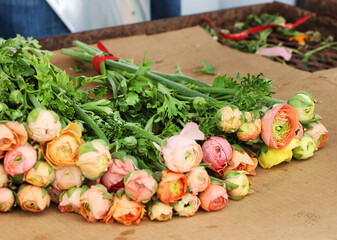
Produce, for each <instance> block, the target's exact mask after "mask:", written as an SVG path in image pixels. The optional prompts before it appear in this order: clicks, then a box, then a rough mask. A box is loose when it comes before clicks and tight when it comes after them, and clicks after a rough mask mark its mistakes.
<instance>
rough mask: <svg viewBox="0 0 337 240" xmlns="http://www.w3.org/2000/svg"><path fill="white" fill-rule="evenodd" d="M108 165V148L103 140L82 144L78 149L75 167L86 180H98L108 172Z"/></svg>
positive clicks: (109, 159) (109, 157)
mask: <svg viewBox="0 0 337 240" xmlns="http://www.w3.org/2000/svg"><path fill="white" fill-rule="evenodd" d="M110 163H111V155H110V152H109V147H108V146H107V144H106V143H105V142H104V141H103V140H100V139H95V140H93V141H91V142H86V143H83V144H82V145H81V146H80V147H79V149H78V159H77V161H76V165H77V166H79V167H80V169H81V171H82V173H83V175H84V176H85V177H86V178H89V179H97V178H100V177H101V176H102V175H103V174H104V173H105V172H106V171H107V170H108V167H109V165H110Z"/></svg>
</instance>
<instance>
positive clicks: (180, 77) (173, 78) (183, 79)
mask: <svg viewBox="0 0 337 240" xmlns="http://www.w3.org/2000/svg"><path fill="white" fill-rule="evenodd" d="M152 72H153V73H154V74H156V75H158V76H160V77H164V78H167V79H169V80H171V81H174V82H181V83H184V84H186V83H187V84H194V85H197V86H199V87H210V86H209V85H208V84H207V83H204V82H201V81H199V80H197V79H194V78H190V77H188V76H185V75H181V74H166V73H161V72H154V71H152Z"/></svg>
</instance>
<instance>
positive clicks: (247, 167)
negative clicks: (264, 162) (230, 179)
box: [219, 149, 258, 176]
mask: <svg viewBox="0 0 337 240" xmlns="http://www.w3.org/2000/svg"><path fill="white" fill-rule="evenodd" d="M257 164H258V160H257V158H255V153H253V152H251V151H249V154H248V153H247V152H246V151H245V150H243V149H242V150H238V149H233V157H232V161H231V164H230V165H229V166H227V167H226V168H224V169H223V170H222V171H221V172H219V174H220V176H224V175H225V174H226V172H228V171H231V170H236V171H245V172H247V173H248V174H249V175H253V176H255V175H256V171H255V169H256V167H257Z"/></svg>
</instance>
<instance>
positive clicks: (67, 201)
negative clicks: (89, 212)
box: [58, 187, 82, 213]
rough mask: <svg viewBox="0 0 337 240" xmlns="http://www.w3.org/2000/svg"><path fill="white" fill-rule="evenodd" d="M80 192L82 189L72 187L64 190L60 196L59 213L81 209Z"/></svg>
mask: <svg viewBox="0 0 337 240" xmlns="http://www.w3.org/2000/svg"><path fill="white" fill-rule="evenodd" d="M81 192H82V188H78V187H73V188H70V189H68V190H65V191H63V192H62V193H61V195H60V203H59V205H58V208H59V210H60V211H61V212H76V213H78V212H79V211H80V208H81V201H80V198H81Z"/></svg>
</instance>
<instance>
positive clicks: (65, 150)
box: [41, 123, 84, 169]
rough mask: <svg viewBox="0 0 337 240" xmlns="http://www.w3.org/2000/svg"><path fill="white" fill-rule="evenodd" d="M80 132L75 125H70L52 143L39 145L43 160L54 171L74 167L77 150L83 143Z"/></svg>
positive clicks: (79, 128) (78, 127)
mask: <svg viewBox="0 0 337 240" xmlns="http://www.w3.org/2000/svg"><path fill="white" fill-rule="evenodd" d="M81 137H82V130H81V127H80V126H79V125H78V124H77V123H70V124H69V125H68V126H67V127H65V128H64V129H62V131H61V132H60V135H59V136H58V137H56V138H54V139H53V140H52V141H50V142H47V143H43V144H41V149H42V153H43V156H44V158H45V159H46V160H47V162H48V163H49V164H50V165H51V166H52V167H53V168H55V169H58V168H61V167H65V166H71V165H75V163H76V161H77V159H78V148H79V146H80V145H81V144H82V143H83V142H84V141H83V140H82V139H81Z"/></svg>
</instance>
